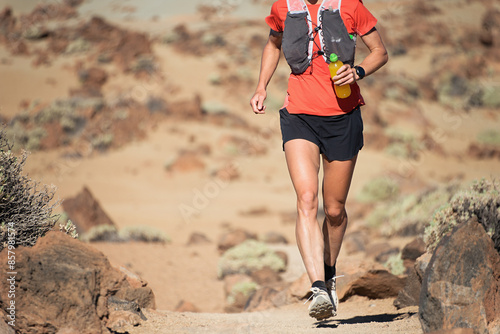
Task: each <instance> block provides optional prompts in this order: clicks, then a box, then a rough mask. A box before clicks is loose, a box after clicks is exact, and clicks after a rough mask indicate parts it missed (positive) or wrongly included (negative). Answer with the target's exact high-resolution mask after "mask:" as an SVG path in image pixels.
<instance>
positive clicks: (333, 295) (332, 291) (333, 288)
mask: <svg viewBox="0 0 500 334" xmlns="http://www.w3.org/2000/svg"><path fill="white" fill-rule="evenodd" d="M342 276H344V275H341V276H335V277H334V278H332V279H329V280H328V281H327V282H326V288H327V289H328V294H329V295H330V300H331V301H332V305H333V310H332V314H333V316H334V317H335V316H336V315H337V311H338V309H339V298H338V297H337V278H338V277H342Z"/></svg>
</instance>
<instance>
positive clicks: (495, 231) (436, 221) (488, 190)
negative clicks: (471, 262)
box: [424, 179, 500, 252]
mask: <svg viewBox="0 0 500 334" xmlns="http://www.w3.org/2000/svg"><path fill="white" fill-rule="evenodd" d="M499 190H500V182H499V181H497V180H486V179H482V180H480V181H474V183H473V184H472V185H471V186H470V189H469V190H467V191H461V192H459V193H457V194H456V195H455V196H454V197H453V198H452V199H451V201H450V202H449V203H448V204H446V205H444V206H443V207H442V208H441V209H440V210H439V211H437V212H436V214H435V215H434V216H433V217H432V220H431V221H430V223H429V225H428V226H427V227H426V229H425V235H424V240H425V243H426V245H427V249H428V250H429V251H433V250H434V249H435V247H436V246H437V244H438V243H439V241H440V240H441V239H442V237H443V236H444V235H446V234H447V233H448V232H450V231H451V230H452V229H453V227H455V226H456V225H457V224H461V223H465V222H467V221H468V220H469V219H470V218H472V217H473V216H476V217H477V218H478V221H479V222H480V223H481V224H482V225H483V226H484V228H485V230H486V232H488V234H489V235H490V236H491V238H492V239H493V242H494V243H495V248H496V249H497V251H499V252H500V194H499Z"/></svg>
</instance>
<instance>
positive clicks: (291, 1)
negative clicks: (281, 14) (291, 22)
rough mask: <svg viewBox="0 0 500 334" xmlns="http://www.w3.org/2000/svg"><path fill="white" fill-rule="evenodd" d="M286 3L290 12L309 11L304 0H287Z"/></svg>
mask: <svg viewBox="0 0 500 334" xmlns="http://www.w3.org/2000/svg"><path fill="white" fill-rule="evenodd" d="M286 4H287V6H288V11H289V12H292V13H297V12H305V11H307V6H306V3H305V2H304V0H286Z"/></svg>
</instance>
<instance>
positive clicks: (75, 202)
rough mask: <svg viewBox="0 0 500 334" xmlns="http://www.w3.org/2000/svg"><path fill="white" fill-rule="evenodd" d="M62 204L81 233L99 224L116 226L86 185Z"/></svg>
mask: <svg viewBox="0 0 500 334" xmlns="http://www.w3.org/2000/svg"><path fill="white" fill-rule="evenodd" d="M62 206H63V209H64V211H65V212H66V214H67V215H68V217H69V219H71V221H72V222H73V223H74V224H75V226H76V231H77V232H78V233H79V234H82V233H86V232H89V231H90V230H91V229H92V228H93V227H96V226H99V225H108V226H116V225H115V223H114V222H113V221H112V220H111V218H110V217H109V216H108V215H107V214H106V212H105V211H104V210H103V209H102V207H101V205H100V204H99V202H98V201H97V200H96V199H95V197H94V196H93V195H92V193H91V192H90V190H89V188H87V187H86V186H85V187H84V188H83V189H82V191H81V192H80V193H79V194H78V195H76V196H75V197H73V198H68V199H66V200H64V201H63V203H62Z"/></svg>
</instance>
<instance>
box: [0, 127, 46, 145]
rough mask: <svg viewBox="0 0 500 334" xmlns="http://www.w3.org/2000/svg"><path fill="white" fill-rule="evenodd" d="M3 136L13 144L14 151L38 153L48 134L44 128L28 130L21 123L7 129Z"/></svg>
mask: <svg viewBox="0 0 500 334" xmlns="http://www.w3.org/2000/svg"><path fill="white" fill-rule="evenodd" d="M3 135H4V136H5V138H6V139H7V140H8V141H9V143H12V147H11V149H12V150H13V151H16V152H17V151H19V150H20V149H26V150H28V151H36V150H38V149H39V148H40V143H41V140H42V139H43V138H44V137H45V136H47V132H46V131H45V129H44V128H42V127H36V128H34V129H31V130H28V129H26V128H25V127H24V126H23V125H22V124H21V123H20V122H13V123H12V124H11V125H10V126H9V127H7V128H5V130H4V134H3Z"/></svg>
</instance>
